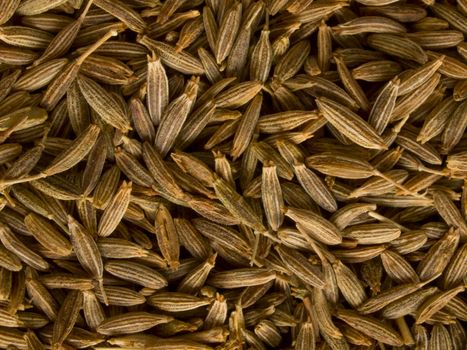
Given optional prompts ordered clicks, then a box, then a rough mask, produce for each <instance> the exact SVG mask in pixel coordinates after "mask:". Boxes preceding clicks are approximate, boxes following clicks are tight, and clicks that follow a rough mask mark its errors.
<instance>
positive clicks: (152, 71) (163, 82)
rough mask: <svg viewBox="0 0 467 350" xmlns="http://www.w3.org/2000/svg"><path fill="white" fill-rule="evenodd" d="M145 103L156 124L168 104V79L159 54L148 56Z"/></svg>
mask: <svg viewBox="0 0 467 350" xmlns="http://www.w3.org/2000/svg"><path fill="white" fill-rule="evenodd" d="M147 90H148V92H147V105H148V111H149V114H150V116H151V120H152V122H153V123H154V124H156V125H158V124H159V123H160V121H161V119H162V115H163V112H164V109H165V108H166V107H167V105H168V104H169V81H168V78H167V75H166V72H165V69H164V67H163V66H162V62H161V59H160V57H159V56H157V55H156V53H155V52H153V53H152V56H148V75H147Z"/></svg>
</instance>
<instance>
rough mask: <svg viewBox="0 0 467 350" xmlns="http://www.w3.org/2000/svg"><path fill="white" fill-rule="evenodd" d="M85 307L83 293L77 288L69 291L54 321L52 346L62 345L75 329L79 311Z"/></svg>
mask: <svg viewBox="0 0 467 350" xmlns="http://www.w3.org/2000/svg"><path fill="white" fill-rule="evenodd" d="M82 307H83V293H82V292H80V291H77V290H72V291H69V292H68V294H67V296H66V297H65V300H64V301H63V303H62V305H61V307H60V310H59V311H58V315H57V322H55V323H54V326H53V332H52V339H51V342H52V346H53V347H61V345H62V343H63V342H64V341H65V339H66V338H67V336H68V335H69V334H70V332H71V330H72V329H73V327H74V325H75V322H76V320H77V319H78V316H79V312H80V310H81V308H82Z"/></svg>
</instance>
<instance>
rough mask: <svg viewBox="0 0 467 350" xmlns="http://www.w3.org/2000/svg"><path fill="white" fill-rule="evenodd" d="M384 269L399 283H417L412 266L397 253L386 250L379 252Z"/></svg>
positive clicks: (417, 279) (417, 278) (416, 276)
mask: <svg viewBox="0 0 467 350" xmlns="http://www.w3.org/2000/svg"><path fill="white" fill-rule="evenodd" d="M381 261H382V262H383V266H384V269H385V271H386V272H387V274H388V275H389V276H391V278H392V279H393V280H394V281H397V282H399V283H411V282H412V283H417V282H418V281H419V277H418V275H417V273H416V272H415V270H414V269H413V267H412V266H411V265H410V264H409V262H408V261H407V260H405V259H404V258H403V257H402V256H400V255H399V254H397V253H395V252H393V251H390V250H386V251H384V252H383V253H382V254H381Z"/></svg>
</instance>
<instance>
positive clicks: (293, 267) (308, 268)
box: [275, 246, 324, 288]
mask: <svg viewBox="0 0 467 350" xmlns="http://www.w3.org/2000/svg"><path fill="white" fill-rule="evenodd" d="M275 249H276V251H277V253H278V254H279V256H280V258H281V260H282V262H283V264H284V265H285V267H286V268H287V269H288V270H290V272H292V273H293V274H294V275H296V276H297V277H298V278H299V279H300V280H302V281H303V282H304V283H306V284H309V285H310V286H313V287H316V288H323V287H324V280H323V277H322V274H321V272H320V271H319V270H317V269H316V267H314V266H313V265H311V264H310V263H309V262H308V260H307V259H306V258H305V256H304V255H302V254H301V253H299V252H298V251H296V250H294V249H289V248H286V247H284V246H276V247H275Z"/></svg>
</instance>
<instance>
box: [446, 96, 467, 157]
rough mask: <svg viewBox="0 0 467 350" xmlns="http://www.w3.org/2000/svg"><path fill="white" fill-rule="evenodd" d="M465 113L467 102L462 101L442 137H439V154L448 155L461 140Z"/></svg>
mask: <svg viewBox="0 0 467 350" xmlns="http://www.w3.org/2000/svg"><path fill="white" fill-rule="evenodd" d="M466 113H467V101H463V102H462V103H461V104H460V105H459V106H457V108H456V110H455V111H454V113H453V114H452V116H451V118H450V119H449V121H448V123H447V125H446V128H445V129H444V132H443V135H442V136H441V143H442V145H441V153H442V154H448V153H449V152H450V151H451V150H452V149H453V148H454V147H455V146H456V145H457V144H458V143H459V142H460V140H461V139H462V136H463V135H464V132H465V130H466V129H467V122H466V121H465V114H466Z"/></svg>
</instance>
